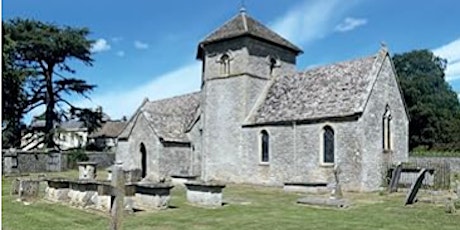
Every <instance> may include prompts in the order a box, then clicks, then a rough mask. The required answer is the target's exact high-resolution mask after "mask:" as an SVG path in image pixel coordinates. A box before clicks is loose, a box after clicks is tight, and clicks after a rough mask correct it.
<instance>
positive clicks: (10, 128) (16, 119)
mask: <svg viewBox="0 0 460 230" xmlns="http://www.w3.org/2000/svg"><path fill="white" fill-rule="evenodd" d="M2 34H5V27H2ZM2 47H3V49H2V51H3V52H2V86H3V87H2V88H3V89H2V98H3V100H2V140H3V146H4V147H6V148H9V147H20V145H21V128H22V123H21V119H22V116H23V113H24V110H25V108H26V106H27V97H26V94H25V92H24V90H23V85H24V80H25V76H26V75H27V74H26V72H25V71H23V70H21V69H18V68H16V66H15V65H14V50H15V42H14V41H13V40H11V38H10V37H9V36H3V39H2Z"/></svg>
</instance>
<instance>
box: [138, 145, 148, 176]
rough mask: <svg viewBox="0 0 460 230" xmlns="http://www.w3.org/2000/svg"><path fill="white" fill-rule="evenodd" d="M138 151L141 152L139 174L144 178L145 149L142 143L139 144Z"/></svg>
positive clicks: (145, 168) (145, 171)
mask: <svg viewBox="0 0 460 230" xmlns="http://www.w3.org/2000/svg"><path fill="white" fill-rule="evenodd" d="M139 152H140V154H141V176H142V178H144V177H145V176H146V175H147V150H146V149H145V145H144V143H141V144H140V146H139Z"/></svg>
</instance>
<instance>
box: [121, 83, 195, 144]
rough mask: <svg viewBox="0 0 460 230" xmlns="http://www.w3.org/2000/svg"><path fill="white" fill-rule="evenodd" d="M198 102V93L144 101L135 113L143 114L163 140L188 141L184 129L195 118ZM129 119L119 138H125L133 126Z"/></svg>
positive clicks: (132, 120)
mask: <svg viewBox="0 0 460 230" xmlns="http://www.w3.org/2000/svg"><path fill="white" fill-rule="evenodd" d="M199 103H200V93H199V92H196V93H191V94H185V95H181V96H177V97H172V98H167V99H163V100H158V101H151V102H150V101H146V102H145V103H143V105H142V106H141V108H140V109H139V110H138V113H136V114H135V116H136V115H138V114H139V115H143V116H144V117H145V118H146V119H147V121H148V122H149V124H150V127H151V128H152V129H153V130H154V131H155V133H156V134H157V136H158V137H159V138H161V139H162V140H164V141H172V142H189V139H188V137H187V135H186V130H187V128H188V127H189V125H190V123H191V122H193V119H194V118H195V113H196V112H197V111H198V107H199ZM134 123H135V119H131V120H130V122H129V124H128V125H127V126H126V128H125V129H124V130H123V131H122V133H121V134H120V136H119V138H127V137H129V135H130V133H131V129H132V127H133V126H134Z"/></svg>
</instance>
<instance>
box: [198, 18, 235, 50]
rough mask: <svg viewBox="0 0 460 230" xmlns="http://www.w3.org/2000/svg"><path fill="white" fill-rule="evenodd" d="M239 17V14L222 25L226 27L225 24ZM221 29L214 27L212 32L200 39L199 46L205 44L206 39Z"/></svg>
mask: <svg viewBox="0 0 460 230" xmlns="http://www.w3.org/2000/svg"><path fill="white" fill-rule="evenodd" d="M239 16H240V14H237V15H235V16H233V17H231V18H230V19H228V20H226V21H225V22H224V23H223V24H222V25H226V24H227V23H229V22H231V21H233V20H235V19H236V18H238V17H239ZM221 27H222V26H219V27H216V28H215V29H214V30H212V31H211V32H210V33H208V34H206V36H204V39H202V40H201V41H200V42H199V44H201V43H203V42H205V41H206V39H207V38H208V37H209V36H211V35H212V34H214V33H215V32H217V31H219V30H220V28H221Z"/></svg>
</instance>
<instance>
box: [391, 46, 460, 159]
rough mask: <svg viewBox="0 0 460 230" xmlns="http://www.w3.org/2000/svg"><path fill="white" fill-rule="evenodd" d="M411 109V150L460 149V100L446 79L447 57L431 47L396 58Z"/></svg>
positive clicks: (406, 98)
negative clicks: (422, 148)
mask: <svg viewBox="0 0 460 230" xmlns="http://www.w3.org/2000/svg"><path fill="white" fill-rule="evenodd" d="M393 62H394V65H395V69H396V72H397V74H398V80H399V83H400V85H401V88H402V91H403V94H404V99H405V102H406V105H407V107H408V110H409V114H410V117H411V121H410V124H409V133H410V138H409V144H410V149H413V148H415V147H418V146H425V147H427V148H428V149H433V148H438V149H441V150H454V149H457V150H459V149H460V144H458V142H460V103H459V101H458V97H457V94H456V93H455V92H454V91H453V90H452V88H451V87H450V85H449V84H448V83H447V82H446V81H445V79H444V76H445V75H444V70H445V69H446V64H447V62H446V60H445V59H442V58H439V57H436V56H435V55H434V54H433V53H432V52H431V51H429V50H414V51H411V52H408V53H403V54H396V55H394V57H393Z"/></svg>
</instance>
